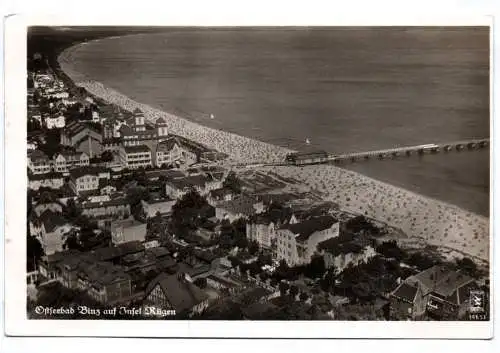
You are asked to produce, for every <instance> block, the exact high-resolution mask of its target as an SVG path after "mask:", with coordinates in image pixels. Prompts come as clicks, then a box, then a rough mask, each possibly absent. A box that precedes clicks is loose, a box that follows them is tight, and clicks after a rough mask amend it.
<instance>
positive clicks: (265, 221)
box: [246, 208, 297, 253]
mask: <svg viewBox="0 0 500 353" xmlns="http://www.w3.org/2000/svg"><path fill="white" fill-rule="evenodd" d="M286 223H292V224H293V223H297V219H296V218H295V216H294V215H293V214H292V212H291V210H290V209H287V208H274V209H268V210H267V211H266V212H263V213H260V214H256V215H254V216H252V217H250V218H249V220H248V222H247V224H246V236H247V239H248V240H252V241H255V242H257V243H258V244H259V246H260V247H261V248H264V249H272V250H274V251H273V253H276V239H277V238H276V237H277V230H278V229H279V228H280V227H281V226H282V225H283V224H286Z"/></svg>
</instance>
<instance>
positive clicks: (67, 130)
mask: <svg viewBox="0 0 500 353" xmlns="http://www.w3.org/2000/svg"><path fill="white" fill-rule="evenodd" d="M61 145H63V146H71V147H74V148H75V149H76V151H78V152H85V153H86V154H87V155H88V156H89V157H90V158H93V157H94V156H96V155H99V154H101V152H102V135H101V133H100V132H98V131H96V130H94V129H91V128H90V127H89V126H87V125H85V124H83V123H81V122H78V121H72V122H71V123H69V124H68V125H66V126H65V127H64V128H63V129H62V130H61Z"/></svg>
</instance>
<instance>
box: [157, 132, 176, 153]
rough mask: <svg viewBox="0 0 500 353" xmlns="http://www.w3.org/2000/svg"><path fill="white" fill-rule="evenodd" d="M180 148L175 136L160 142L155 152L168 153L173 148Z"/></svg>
mask: <svg viewBox="0 0 500 353" xmlns="http://www.w3.org/2000/svg"><path fill="white" fill-rule="evenodd" d="M175 145H177V146H179V147H180V146H181V142H180V140H179V138H177V137H176V136H169V137H168V138H167V139H166V140H164V141H162V142H160V143H159V144H158V146H157V147H156V152H170V151H171V150H172V149H173V148H174V146H175Z"/></svg>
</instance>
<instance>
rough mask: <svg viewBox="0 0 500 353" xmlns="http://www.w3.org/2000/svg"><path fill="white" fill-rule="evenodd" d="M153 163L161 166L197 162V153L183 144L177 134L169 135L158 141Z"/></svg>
mask: <svg viewBox="0 0 500 353" xmlns="http://www.w3.org/2000/svg"><path fill="white" fill-rule="evenodd" d="M155 157H156V163H155V165H156V166H158V167H161V168H164V167H168V166H176V167H178V166H181V165H187V166H189V165H191V164H194V163H196V162H198V154H197V153H196V151H193V150H192V149H190V148H187V147H186V144H183V142H182V140H181V138H180V137H178V136H173V135H170V136H168V137H167V138H166V139H165V140H164V141H162V142H160V143H158V146H157V148H156V156H155Z"/></svg>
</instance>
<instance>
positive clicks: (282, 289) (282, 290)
mask: <svg viewBox="0 0 500 353" xmlns="http://www.w3.org/2000/svg"><path fill="white" fill-rule="evenodd" d="M289 288H290V285H289V284H288V283H286V282H280V284H279V289H280V295H281V296H282V297H284V296H285V295H286V293H287V291H288V289H289Z"/></svg>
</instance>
